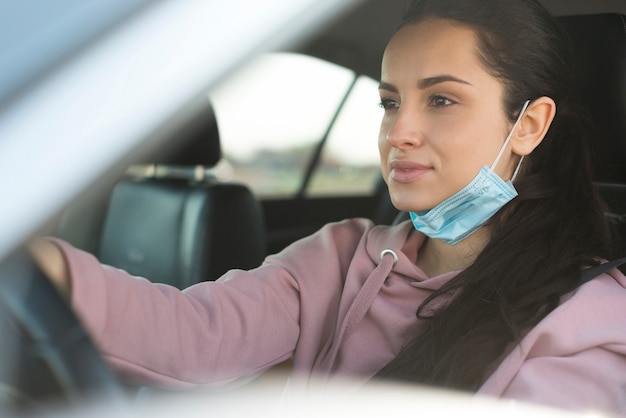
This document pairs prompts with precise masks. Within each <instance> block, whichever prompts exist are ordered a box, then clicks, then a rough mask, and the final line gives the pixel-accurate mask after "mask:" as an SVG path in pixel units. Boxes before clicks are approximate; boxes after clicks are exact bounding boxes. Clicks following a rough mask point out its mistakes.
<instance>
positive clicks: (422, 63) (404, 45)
mask: <svg viewBox="0 0 626 418" xmlns="http://www.w3.org/2000/svg"><path fill="white" fill-rule="evenodd" d="M478 56H479V55H478V43H477V38H476V33H475V32H474V30H473V29H472V28H470V27H468V26H464V25H461V24H458V23H456V22H452V21H449V20H443V19H428V20H424V21H421V22H419V23H412V24H408V25H405V26H404V27H402V28H401V29H400V30H399V31H398V32H397V33H396V34H395V35H394V36H393V38H392V39H391V40H390V42H389V44H388V45H387V48H386V49H385V53H384V56H383V61H382V72H381V76H382V77H381V78H382V79H383V80H385V78H386V77H389V76H392V75H396V74H398V73H403V72H411V73H412V74H413V75H415V76H416V77H429V76H432V75H434V74H449V73H452V72H462V73H465V74H466V75H467V76H471V75H480V76H487V75H488V74H487V71H486V70H485V68H484V66H483V65H482V63H481V61H480V59H479V58H478Z"/></svg>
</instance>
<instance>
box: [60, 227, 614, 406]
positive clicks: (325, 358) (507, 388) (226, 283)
mask: <svg viewBox="0 0 626 418" xmlns="http://www.w3.org/2000/svg"><path fill="white" fill-rule="evenodd" d="M423 241H424V236H423V235H422V234H421V233H418V232H416V231H415V230H414V229H413V228H412V226H411V224H410V223H409V222H405V223H403V224H400V225H398V226H393V227H387V226H374V225H373V224H372V223H371V222H370V221H367V220H363V219H353V220H348V221H344V222H340V223H335V224H330V225H327V226H325V227H324V228H322V229H321V230H320V231H319V232H318V233H316V234H314V235H312V236H310V237H308V238H305V239H303V240H301V241H298V242H296V243H294V244H293V245H291V246H290V247H288V248H287V249H285V250H284V251H282V252H281V253H279V254H277V255H274V256H270V257H268V258H267V260H266V261H265V263H264V264H263V265H262V266H261V267H259V268H257V269H254V270H251V271H241V270H233V271H230V272H228V273H227V274H225V275H224V276H223V277H222V278H221V279H220V280H219V281H217V282H206V283H201V284H197V285H195V286H192V287H190V288H188V289H186V290H184V291H182V292H181V291H179V290H177V289H175V288H173V287H169V286H166V285H161V284H152V283H150V282H149V281H147V280H145V279H142V278H136V277H132V276H129V275H128V274H127V273H125V272H124V271H121V270H118V269H115V268H112V267H109V266H104V265H101V264H100V263H99V262H98V261H97V260H96V259H95V258H94V257H92V256H91V255H89V254H87V253H84V252H82V251H79V250H76V249H74V248H72V247H71V246H69V245H68V244H67V243H64V242H62V241H58V240H57V241H56V242H57V243H58V245H59V246H60V247H61V248H62V250H63V252H64V255H65V257H66V259H67V261H68V264H69V270H70V275H71V277H72V278H73V280H72V286H73V295H72V298H73V304H74V308H75V310H76V312H77V313H78V315H79V316H80V317H81V319H82V320H83V322H84V324H85V325H86V327H87V328H88V330H89V331H90V333H91V335H92V337H93V339H94V340H95V342H96V344H97V345H98V347H99V348H100V349H101V351H102V353H103V354H104V355H105V357H106V358H107V360H108V361H109V362H110V363H111V364H112V365H113V366H114V367H115V368H116V369H117V370H118V371H120V372H121V373H123V374H124V375H126V376H127V377H130V378H133V379H135V380H137V379H139V380H141V381H143V382H150V383H153V384H161V385H168V386H183V387H184V386H198V385H208V386H218V385H226V384H229V383H232V382H235V381H246V380H249V379H251V378H253V377H255V376H257V375H259V374H260V373H262V372H263V371H265V370H267V369H268V368H270V367H271V366H273V365H275V364H278V363H280V362H282V361H284V360H287V359H289V358H293V373H294V374H295V375H297V376H299V377H304V378H308V377H315V378H318V377H321V378H322V379H324V378H328V377H331V376H342V377H349V378H351V379H353V380H354V381H355V382H357V383H358V382H361V383H362V382H364V381H366V380H367V379H369V378H370V377H371V376H373V375H374V374H375V373H376V372H377V371H378V370H379V369H380V368H381V367H382V366H384V365H385V364H386V363H388V362H389V361H390V360H391V359H393V358H394V356H395V355H396V354H397V353H398V352H399V351H400V349H401V348H402V347H403V345H404V344H405V343H406V342H407V341H408V339H409V338H410V337H411V336H412V335H414V334H415V333H416V330H417V327H418V326H419V321H418V320H417V318H416V316H415V311H416V308H417V306H419V304H420V303H421V302H422V301H423V300H424V298H426V297H427V296H428V295H429V294H430V293H431V292H432V291H433V290H435V289H438V288H439V287H440V286H442V285H443V284H444V283H446V282H447V281H448V280H449V279H450V278H452V277H454V276H455V275H456V274H457V272H452V273H446V274H443V275H440V276H436V277H430V278H429V277H427V276H426V275H425V274H424V272H422V271H421V270H420V269H419V268H418V267H417V266H416V265H415V257H416V254H417V251H418V249H419V248H420V246H421V244H422V243H423ZM388 249H389V250H392V251H385V250H388ZM381 254H382V255H381ZM395 257H397V260H395ZM478 393H479V394H484V395H490V396H496V397H505V398H512V399H518V400H523V401H533V402H538V403H542V404H546V405H552V406H558V407H564V408H568V409H589V408H594V409H599V410H604V411H610V412H616V413H626V278H625V277H624V275H622V274H621V272H619V270H617V269H614V270H611V271H610V272H609V273H608V274H604V275H602V276H600V277H598V278H596V279H594V280H592V281H590V282H589V283H587V284H585V285H583V286H582V287H580V288H579V289H578V290H577V291H575V292H574V293H573V294H572V295H571V296H570V297H569V298H567V300H566V301H565V302H563V303H562V304H561V306H559V307H558V308H557V309H556V310H554V311H553V312H552V313H550V314H549V315H548V316H547V317H546V318H545V319H544V320H543V321H541V323H539V324H538V325H537V326H536V327H535V328H534V329H532V330H531V331H530V332H529V333H528V334H527V335H526V337H525V338H524V339H523V340H522V341H521V343H520V344H519V345H518V346H516V347H515V348H514V349H513V350H512V351H511V352H510V354H508V355H507V356H506V357H505V358H504V360H503V361H502V363H501V364H500V366H499V367H498V368H497V369H496V370H495V372H494V373H493V374H492V375H491V376H490V377H489V379H488V380H487V381H486V382H485V383H484V385H483V386H482V387H481V388H480V390H479V392H478Z"/></svg>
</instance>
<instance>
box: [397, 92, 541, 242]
mask: <svg viewBox="0 0 626 418" xmlns="http://www.w3.org/2000/svg"><path fill="white" fill-rule="evenodd" d="M529 103H530V100H527V101H526V102H525V103H524V106H523V107H522V110H521V111H520V114H519V116H518V117H517V120H516V121H515V124H514V125H513V128H511V132H510V133H509V135H508V136H507V138H506V140H505V141H504V144H503V145H502V147H501V148H500V151H499V153H498V155H497V157H496V159H495V161H494V162H493V164H492V165H491V167H487V166H486V165H485V166H483V167H482V168H481V169H480V171H479V172H478V174H477V175H476V177H474V179H473V180H472V181H471V182H470V183H469V184H468V185H467V186H465V187H464V188H463V189H461V190H459V191H458V192H457V193H455V194H453V195H452V196H450V197H449V198H447V199H446V200H444V201H443V202H441V203H439V204H438V205H437V206H435V207H434V208H432V209H429V210H425V211H419V212H410V213H409V214H410V216H411V221H412V222H413V226H414V227H415V229H417V230H418V231H420V232H422V233H424V234H425V235H426V236H428V237H430V238H435V239H440V240H442V241H444V242H446V243H448V244H451V245H454V244H457V243H459V242H460V241H462V240H464V239H465V238H467V237H468V236H470V235H471V234H472V233H474V232H476V230H478V229H479V228H480V227H481V226H483V225H484V224H485V223H487V221H489V219H491V217H492V216H493V215H495V214H496V212H498V211H499V210H500V209H502V207H503V206H504V205H506V204H507V203H508V202H510V201H511V200H512V199H513V198H515V197H516V196H517V190H515V187H514V186H513V181H514V180H515V177H516V176H517V173H518V171H519V168H520V166H521V164H522V160H523V157H522V158H521V159H520V161H519V163H518V164H517V168H516V169H515V172H514V173H513V176H512V178H511V180H509V181H506V182H505V181H504V180H502V179H501V178H500V177H499V176H498V175H497V174H496V173H495V172H494V169H495V167H496V166H497V164H498V161H499V160H500V157H502V153H503V152H504V150H505V149H506V147H507V145H508V143H509V141H510V140H511V136H512V135H513V132H514V131H515V128H516V127H517V125H518V123H519V121H520V120H521V118H522V115H523V114H524V112H525V111H526V108H527V107H528V104H529Z"/></svg>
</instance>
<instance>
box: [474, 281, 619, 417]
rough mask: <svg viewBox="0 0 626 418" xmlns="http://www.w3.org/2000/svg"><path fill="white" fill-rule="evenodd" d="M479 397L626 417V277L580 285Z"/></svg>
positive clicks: (514, 352)
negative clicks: (595, 411) (491, 396)
mask: <svg viewBox="0 0 626 418" xmlns="http://www.w3.org/2000/svg"><path fill="white" fill-rule="evenodd" d="M479 393H485V394H487V393H489V394H493V395H497V396H501V397H503V398H509V399H516V400H521V401H528V402H533V403H539V404H543V405H548V406H555V407H559V408H565V409H571V410H578V411H581V410H587V411H589V410H597V411H603V412H611V413H617V414H620V415H621V414H626V278H625V277H624V275H622V274H621V272H619V270H617V269H614V270H612V271H611V272H610V274H604V275H602V276H600V277H597V278H596V279H594V280H592V281H590V282H589V283H587V284H585V285H584V286H581V287H580V288H579V289H578V290H577V291H576V292H575V293H574V294H573V295H572V296H571V297H570V298H569V299H567V300H566V301H565V302H563V303H562V304H561V305H560V306H559V307H558V308H557V309H555V310H554V311H553V312H552V313H550V314H549V315H548V316H547V317H546V318H544V320H543V321H541V322H540V323H539V324H538V325H537V326H536V327H535V328H533V329H532V330H531V331H530V332H529V333H528V335H527V336H526V337H524V339H523V340H522V341H521V342H520V344H519V345H518V346H517V347H515V348H514V349H513V350H512V352H511V353H510V354H509V355H508V356H507V357H506V358H505V359H504V361H503V362H502V363H501V365H500V366H499V367H498V369H497V370H496V371H495V372H494V373H493V375H492V376H491V377H490V378H489V379H488V380H487V381H486V382H485V384H484V385H483V387H482V388H481V390H480V391H479Z"/></svg>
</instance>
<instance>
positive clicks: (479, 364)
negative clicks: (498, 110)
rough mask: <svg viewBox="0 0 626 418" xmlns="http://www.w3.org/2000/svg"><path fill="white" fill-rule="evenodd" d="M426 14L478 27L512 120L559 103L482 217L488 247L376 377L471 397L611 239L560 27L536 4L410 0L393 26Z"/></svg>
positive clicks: (607, 252) (607, 250) (483, 53)
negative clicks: (511, 195)
mask: <svg viewBox="0 0 626 418" xmlns="http://www.w3.org/2000/svg"><path fill="white" fill-rule="evenodd" d="M427 18H442V19H449V20H452V21H455V22H457V23H459V24H461V25H466V26H467V27H470V28H472V29H473V30H474V31H475V32H476V35H477V39H478V45H479V50H480V54H479V56H480V60H481V61H482V63H483V64H484V66H485V68H486V69H487V70H488V71H489V72H490V73H491V74H492V75H494V76H495V77H496V78H498V79H499V80H500V81H501V82H502V83H503V85H504V88H505V97H504V98H503V100H504V108H505V109H506V111H507V113H508V117H509V119H510V120H511V122H513V121H514V119H515V117H516V116H517V112H518V111H519V109H520V107H521V106H522V104H523V102H524V101H525V100H526V99H531V100H532V99H535V98H538V97H541V96H549V97H551V98H552V99H553V100H554V101H555V102H556V104H557V114H556V117H555V119H554V121H553V123H552V126H551V127H550V129H549V131H548V134H547V135H546V137H545V138H544V140H543V141H542V143H541V144H540V145H539V146H538V147H537V148H536V149H535V150H534V151H533V153H532V154H530V155H529V156H528V157H526V159H525V160H524V163H523V170H522V172H520V174H519V176H518V179H517V180H516V182H515V187H516V189H517V190H518V193H519V195H518V197H517V198H515V199H513V201H511V202H510V203H509V204H508V205H507V206H505V208H503V209H502V210H501V211H500V212H499V213H498V214H496V216H494V218H493V219H492V220H491V222H490V232H491V240H490V242H489V243H488V244H487V246H486V247H485V248H484V250H483V251H482V252H481V253H480V255H479V256H478V257H477V259H476V261H475V262H474V263H473V264H472V265H471V266H470V267H468V268H467V269H466V270H464V271H463V272H461V273H460V274H459V275H458V276H456V277H455V278H454V279H453V280H451V281H450V282H449V283H448V284H446V285H445V286H444V287H443V288H441V289H440V290H438V291H436V292H434V293H433V294H432V295H431V296H430V297H429V298H428V299H427V300H426V301H425V302H424V303H423V304H422V305H421V306H419V308H418V309H417V316H418V317H419V318H421V319H425V321H423V327H422V328H421V330H420V333H419V335H418V336H417V337H416V338H415V339H414V340H413V341H412V342H411V344H410V345H409V346H408V347H406V348H405V349H404V350H403V351H402V352H401V353H400V354H399V355H398V356H397V358H396V359H395V360H393V361H392V362H391V363H389V364H388V365H387V366H385V367H384V368H383V369H382V370H381V371H380V372H379V373H378V374H377V377H379V378H396V379H403V380H409V381H413V382H420V383H427V384H433V385H438V386H444V387H448V388H456V389H465V390H471V391H474V390H477V389H478V388H479V387H480V385H481V384H482V383H483V382H484V380H485V379H486V378H487V377H488V374H489V372H490V371H491V370H492V369H493V368H494V367H495V366H497V364H498V359H500V358H501V356H502V355H503V354H504V353H505V350H506V349H507V347H509V346H510V345H511V344H512V343H514V342H516V341H518V340H519V339H520V338H521V336H522V335H523V333H524V331H526V330H528V329H530V328H532V327H533V326H534V325H536V324H537V323H538V322H539V321H541V319H543V318H544V317H545V316H546V315H547V314H548V313H550V312H551V311H552V310H553V309H554V308H555V307H556V306H558V304H559V300H560V298H561V296H563V295H564V294H566V293H568V292H570V291H572V290H573V289H575V288H576V287H577V286H578V283H579V281H580V276H581V269H582V268H583V267H584V266H587V265H593V264H596V263H597V262H596V257H604V258H610V257H612V256H613V254H612V251H611V245H610V243H611V234H610V230H609V226H608V224H607V222H606V221H605V219H604V214H603V213H604V210H603V208H604V206H603V203H602V201H601V199H600V198H599V197H598V196H597V193H596V191H595V190H594V187H593V185H592V178H591V173H592V167H591V165H592V161H591V150H590V147H589V144H588V138H589V135H590V132H591V131H590V124H589V123H588V122H589V121H588V118H586V117H585V116H584V115H585V114H586V113H585V111H584V110H583V108H582V107H581V105H580V102H579V100H578V95H577V93H576V89H575V86H574V77H573V75H572V73H571V71H572V70H571V68H572V65H571V58H570V57H571V51H570V47H569V43H568V40H567V36H566V35H565V33H564V32H563V31H562V29H561V27H560V26H559V24H558V22H557V21H556V20H555V19H554V18H553V17H552V16H550V15H549V14H548V13H547V12H546V11H545V10H544V9H543V7H542V6H541V5H540V4H539V3H537V2H536V1H534V0H416V1H413V2H412V3H411V4H410V6H409V8H408V10H407V13H406V15H405V17H404V19H403V21H402V22H401V25H400V27H402V26H404V25H408V24H415V23H418V22H420V21H422V20H424V19H427ZM503 214H506V216H504V215H503ZM445 294H454V295H455V296H454V298H453V299H452V301H451V302H449V303H448V304H447V305H446V306H445V308H443V309H440V310H439V311H437V312H435V313H432V312H431V310H430V309H429V307H430V306H431V303H432V302H433V301H435V300H436V299H438V298H439V297H441V296H442V295H445Z"/></svg>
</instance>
